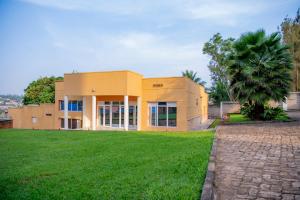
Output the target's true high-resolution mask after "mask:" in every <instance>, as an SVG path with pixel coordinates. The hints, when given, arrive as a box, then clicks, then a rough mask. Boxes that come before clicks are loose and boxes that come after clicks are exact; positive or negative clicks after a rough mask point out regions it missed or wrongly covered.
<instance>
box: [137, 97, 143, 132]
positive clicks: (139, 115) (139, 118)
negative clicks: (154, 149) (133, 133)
mask: <svg viewBox="0 0 300 200" xmlns="http://www.w3.org/2000/svg"><path fill="white" fill-rule="evenodd" d="M141 123H142V97H137V130H138V131H140V130H141Z"/></svg>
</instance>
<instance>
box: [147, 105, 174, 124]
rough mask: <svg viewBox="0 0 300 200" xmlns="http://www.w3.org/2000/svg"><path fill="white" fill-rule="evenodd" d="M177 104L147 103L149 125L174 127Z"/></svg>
mask: <svg viewBox="0 0 300 200" xmlns="http://www.w3.org/2000/svg"><path fill="white" fill-rule="evenodd" d="M176 120H177V106H176V103H175V102H158V103H150V104H149V124H150V125H151V126H167V127H176V125H177V123H176Z"/></svg>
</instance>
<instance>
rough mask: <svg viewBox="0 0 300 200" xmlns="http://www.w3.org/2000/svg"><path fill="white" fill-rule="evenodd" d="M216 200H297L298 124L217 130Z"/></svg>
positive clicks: (299, 191) (299, 184)
mask: <svg viewBox="0 0 300 200" xmlns="http://www.w3.org/2000/svg"><path fill="white" fill-rule="evenodd" d="M214 184H215V186H216V194H217V199H230V200H231V199H293V200H294V199H295V200H296V199H299V200H300V122H290V123H263V124H252V125H230V126H221V127H220V128H219V129H218V134H217V155H216V174H215V180H214Z"/></svg>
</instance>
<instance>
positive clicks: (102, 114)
mask: <svg viewBox="0 0 300 200" xmlns="http://www.w3.org/2000/svg"><path fill="white" fill-rule="evenodd" d="M99 112H100V117H99V119H100V125H101V126H103V118H104V108H103V106H101V107H100V111H99Z"/></svg>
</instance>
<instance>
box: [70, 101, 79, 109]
mask: <svg viewBox="0 0 300 200" xmlns="http://www.w3.org/2000/svg"><path fill="white" fill-rule="evenodd" d="M71 104H72V111H77V110H78V107H77V101H72V103H71Z"/></svg>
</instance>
